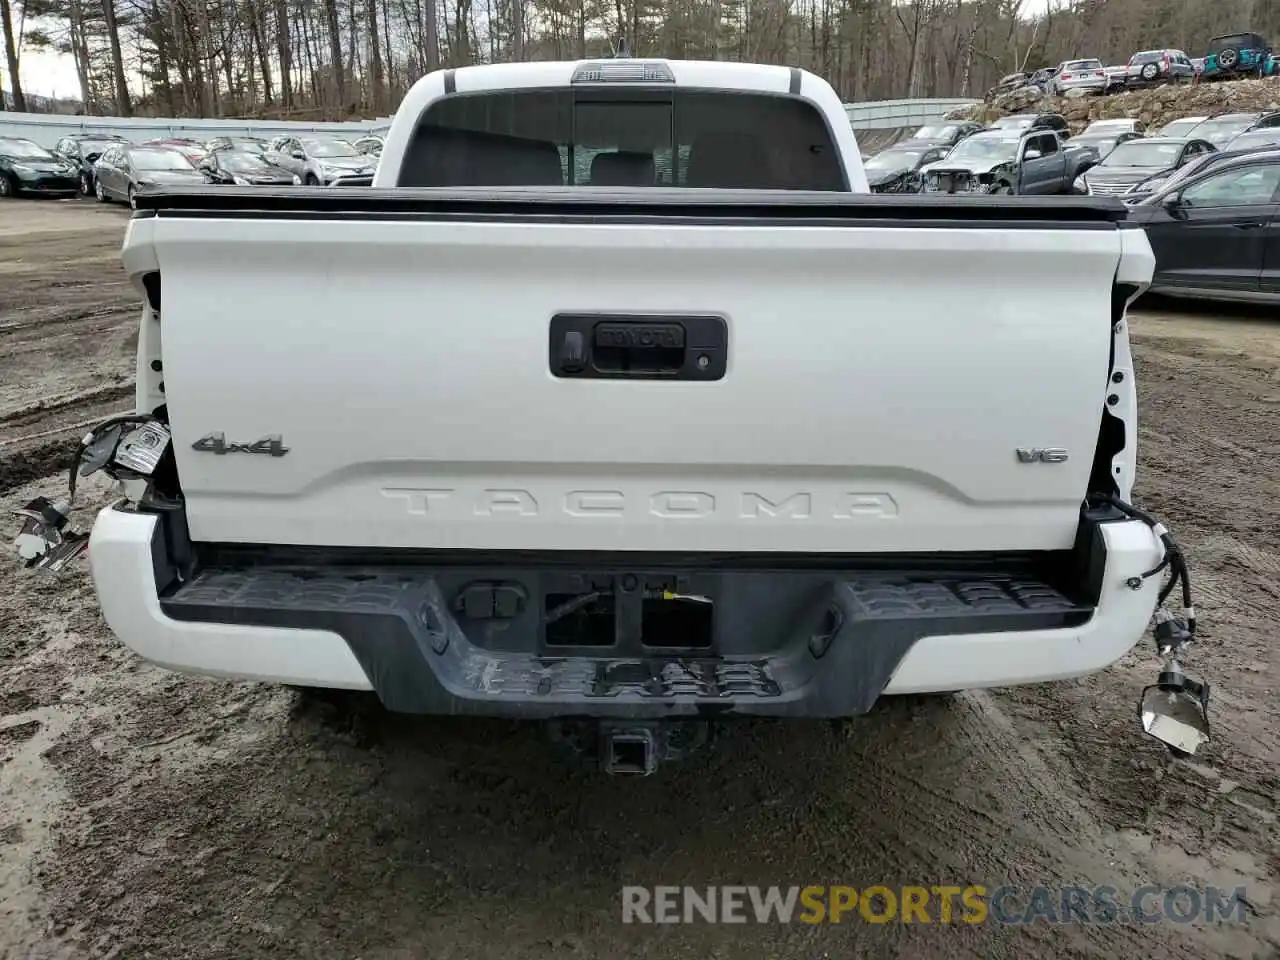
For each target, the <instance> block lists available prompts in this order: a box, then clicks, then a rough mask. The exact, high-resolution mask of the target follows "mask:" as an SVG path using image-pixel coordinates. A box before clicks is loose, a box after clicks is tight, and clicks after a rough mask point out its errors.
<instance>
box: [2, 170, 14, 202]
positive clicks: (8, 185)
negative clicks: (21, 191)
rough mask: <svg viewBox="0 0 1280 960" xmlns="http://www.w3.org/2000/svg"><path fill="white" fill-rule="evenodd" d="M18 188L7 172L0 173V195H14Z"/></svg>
mask: <svg viewBox="0 0 1280 960" xmlns="http://www.w3.org/2000/svg"><path fill="white" fill-rule="evenodd" d="M17 195H18V188H17V187H16V186H15V185H14V182H13V181H12V180H11V179H10V178H9V175H8V174H7V173H0V197H16V196H17Z"/></svg>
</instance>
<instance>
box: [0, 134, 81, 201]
mask: <svg viewBox="0 0 1280 960" xmlns="http://www.w3.org/2000/svg"><path fill="white" fill-rule="evenodd" d="M79 188H80V171H79V170H77V169H76V167H75V166H74V165H73V164H71V163H69V162H67V161H66V160H61V159H59V158H58V157H55V156H54V155H53V154H52V153H50V152H49V151H48V150H46V149H45V148H44V147H42V146H40V145H39V144H38V143H36V142H34V141H32V140H26V139H24V138H22V137H0V197H16V196H17V195H18V194H20V193H38V194H46V195H49V196H63V197H74V196H75V195H76V191H77V190H78V189H79Z"/></svg>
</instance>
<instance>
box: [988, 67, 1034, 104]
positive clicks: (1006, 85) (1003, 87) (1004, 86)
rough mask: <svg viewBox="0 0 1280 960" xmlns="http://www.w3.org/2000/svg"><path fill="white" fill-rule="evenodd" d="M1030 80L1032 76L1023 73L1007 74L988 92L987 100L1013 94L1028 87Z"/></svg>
mask: <svg viewBox="0 0 1280 960" xmlns="http://www.w3.org/2000/svg"><path fill="white" fill-rule="evenodd" d="M1030 79H1031V74H1029V73H1023V72H1021V71H1019V72H1018V73H1008V74H1005V75H1004V76H1003V77H1001V78H1000V81H999V82H998V83H997V84H996V85H995V86H994V87H992V88H991V89H990V90H988V91H987V99H988V100H994V99H995V98H996V97H998V96H1001V95H1002V94H1006V93H1012V92H1013V91H1014V90H1018V89H1020V88H1021V87H1025V86H1026V85H1027V81H1028V80H1030Z"/></svg>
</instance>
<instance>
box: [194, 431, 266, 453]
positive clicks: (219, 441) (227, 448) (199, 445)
mask: <svg viewBox="0 0 1280 960" xmlns="http://www.w3.org/2000/svg"><path fill="white" fill-rule="evenodd" d="M191 449H192V450H200V451H201V452H203V453H216V454H218V455H219V456H221V455H222V454H224V453H262V454H266V455H267V456H271V457H283V456H284V455H285V454H286V453H288V452H289V448H288V447H286V446H285V445H284V438H283V437H281V436H280V434H278V433H273V434H271V435H270V436H267V437H261V438H260V439H258V440H254V441H253V442H252V443H234V442H233V443H227V435H226V434H225V433H207V434H205V435H204V436H203V437H201V438H200V439H199V440H197V441H196V442H195V443H193V444H192V445H191Z"/></svg>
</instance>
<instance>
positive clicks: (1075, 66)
mask: <svg viewBox="0 0 1280 960" xmlns="http://www.w3.org/2000/svg"><path fill="white" fill-rule="evenodd" d="M1110 83H1111V81H1110V80H1108V78H1107V68H1106V67H1104V66H1103V65H1102V61H1101V60H1064V61H1063V62H1062V63H1060V64H1058V66H1057V67H1056V68H1055V69H1054V71H1053V75H1052V76H1051V77H1049V82H1048V83H1047V84H1046V86H1045V92H1046V93H1048V94H1049V95H1050V96H1055V97H1061V96H1063V95H1065V94H1067V93H1070V92H1071V91H1073V90H1080V91H1082V92H1084V93H1106V92H1107V87H1108V86H1109V85H1110Z"/></svg>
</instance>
